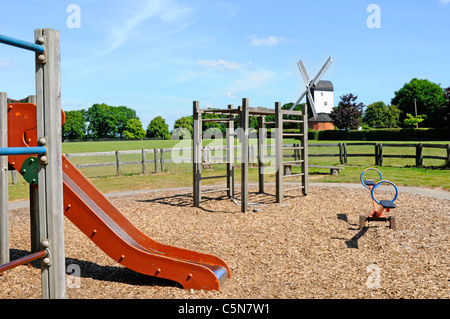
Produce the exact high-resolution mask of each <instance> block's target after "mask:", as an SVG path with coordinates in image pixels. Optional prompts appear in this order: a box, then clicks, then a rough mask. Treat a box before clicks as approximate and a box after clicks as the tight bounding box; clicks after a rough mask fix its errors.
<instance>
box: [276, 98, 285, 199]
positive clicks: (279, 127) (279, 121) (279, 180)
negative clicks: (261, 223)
mask: <svg viewBox="0 0 450 319" xmlns="http://www.w3.org/2000/svg"><path fill="white" fill-rule="evenodd" d="M275 168H276V177H275V188H276V202H277V203H282V202H283V174H284V167H283V113H281V103H280V102H276V103H275Z"/></svg>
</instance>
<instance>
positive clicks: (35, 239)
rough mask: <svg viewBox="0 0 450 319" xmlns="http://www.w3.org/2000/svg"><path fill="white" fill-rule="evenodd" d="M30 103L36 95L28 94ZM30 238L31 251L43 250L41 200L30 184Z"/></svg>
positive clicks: (34, 101) (35, 189) (33, 101)
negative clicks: (40, 222)
mask: <svg viewBox="0 0 450 319" xmlns="http://www.w3.org/2000/svg"><path fill="white" fill-rule="evenodd" d="M28 103H33V104H35V105H36V103H37V102H36V96H35V95H30V96H28ZM29 187H30V233H31V234H30V239H31V252H32V253H36V252H38V251H40V250H41V240H40V238H39V231H38V229H39V202H38V194H39V193H38V190H37V188H36V187H35V185H31V184H30V186H29Z"/></svg>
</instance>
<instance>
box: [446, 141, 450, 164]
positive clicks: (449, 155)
mask: <svg viewBox="0 0 450 319" xmlns="http://www.w3.org/2000/svg"><path fill="white" fill-rule="evenodd" d="M446 164H447V165H446V166H447V167H450V144H447V160H446Z"/></svg>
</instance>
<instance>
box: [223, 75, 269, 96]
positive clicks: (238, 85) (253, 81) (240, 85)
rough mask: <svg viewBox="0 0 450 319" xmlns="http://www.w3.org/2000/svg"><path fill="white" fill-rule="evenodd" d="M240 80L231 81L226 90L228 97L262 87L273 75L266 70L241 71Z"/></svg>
mask: <svg viewBox="0 0 450 319" xmlns="http://www.w3.org/2000/svg"><path fill="white" fill-rule="evenodd" d="M240 75H241V78H240V79H238V80H235V81H233V82H232V83H231V84H230V85H229V86H228V87H227V88H226V91H227V92H233V93H228V97H231V96H234V94H235V93H238V92H244V91H248V90H252V89H255V88H261V87H263V86H264V85H265V84H266V83H267V82H268V81H269V80H271V79H272V78H273V77H274V76H275V73H273V72H271V71H267V70H243V71H242V72H241V74H240Z"/></svg>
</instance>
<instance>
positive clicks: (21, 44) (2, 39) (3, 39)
mask: <svg viewBox="0 0 450 319" xmlns="http://www.w3.org/2000/svg"><path fill="white" fill-rule="evenodd" d="M0 43H4V44H8V45H11V46H14V47H18V48H22V49H25V50H29V51H34V52H38V53H42V52H44V50H45V47H44V46H43V45H40V44H35V43H31V42H27V41H23V40H19V39H16V38H12V37H8V36H6V35H3V34H0Z"/></svg>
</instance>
